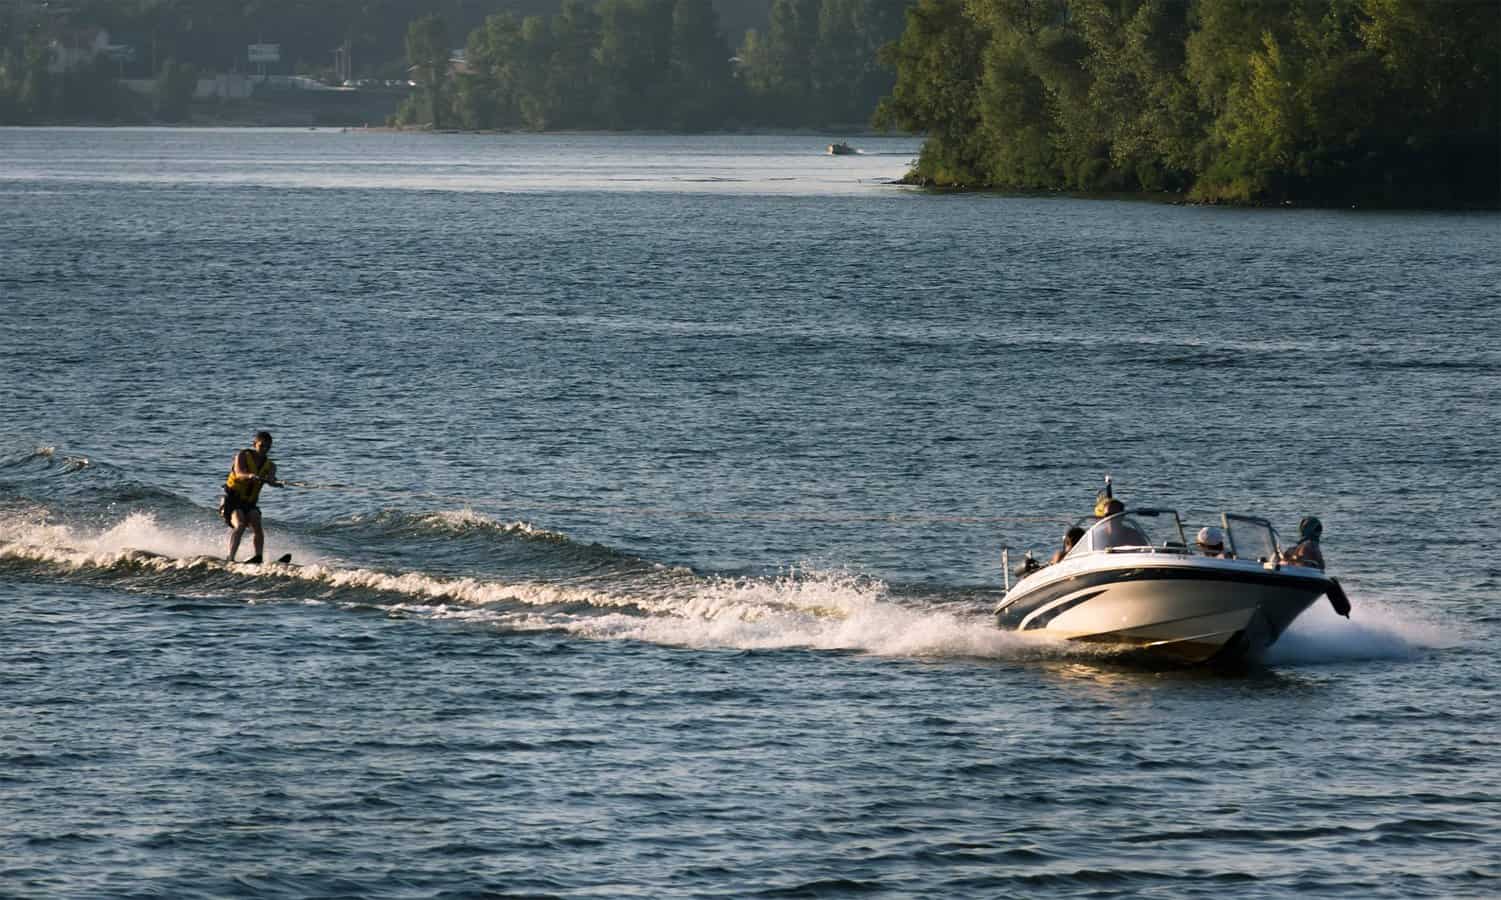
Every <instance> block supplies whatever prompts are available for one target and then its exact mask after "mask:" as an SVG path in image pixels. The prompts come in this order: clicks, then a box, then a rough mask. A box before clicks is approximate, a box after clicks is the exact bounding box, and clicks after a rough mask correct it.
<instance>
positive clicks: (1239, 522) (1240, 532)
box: [1221, 513, 1280, 562]
mask: <svg viewBox="0 0 1501 900" xmlns="http://www.w3.org/2000/svg"><path fill="white" fill-rule="evenodd" d="M1221 519H1222V521H1223V522H1224V523H1225V534H1226V535H1228V536H1229V538H1230V546H1229V547H1227V548H1226V549H1228V550H1231V551H1233V552H1234V554H1235V555H1236V556H1237V557H1239V558H1240V559H1259V560H1261V561H1262V562H1266V561H1267V560H1270V559H1276V558H1277V555H1278V552H1279V549H1280V546H1279V542H1278V540H1277V531H1276V529H1274V528H1273V527H1272V523H1270V522H1268V521H1267V520H1266V519H1261V518H1257V517H1256V516H1240V515H1235V514H1233V513H1224V514H1222V516H1221Z"/></svg>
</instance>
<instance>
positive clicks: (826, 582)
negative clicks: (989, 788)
mask: <svg viewBox="0 0 1501 900" xmlns="http://www.w3.org/2000/svg"><path fill="white" fill-rule="evenodd" d="M664 605H667V604H664ZM673 606H675V608H673V609H671V610H667V609H664V610H663V612H665V613H669V614H665V615H658V616H652V617H647V618H641V617H632V616H624V615H605V616H599V617H593V618H589V619H583V620H578V621H576V622H574V623H572V624H571V625H569V626H568V627H567V630H569V631H571V632H573V633H576V634H579V635H582V636H587V637H591V638H602V639H616V640H619V639H628V640H642V641H648V642H651V643H658V644H670V645H675V646H683V647H693V648H701V649H740V650H773V649H790V648H811V649H817V650H855V651H861V652H866V653H871V654H874V655H879V656H904V657H968V658H996V657H1002V658H1014V657H1017V656H1020V655H1027V654H1035V653H1038V652H1049V651H1051V650H1052V649H1054V648H1055V646H1056V645H1054V644H1052V643H1051V642H1039V641H1037V640H1035V639H1032V638H1030V637H1026V636H1022V635H1018V634H1015V633H1011V632H1005V631H1002V630H1000V629H999V628H997V627H996V626H995V624H994V623H993V622H992V621H990V619H989V617H988V616H976V615H973V614H971V613H963V614H961V613H955V612H953V611H950V610H945V609H935V608H924V607H916V606H907V605H904V604H901V603H898V602H896V601H894V600H892V599H891V598H890V597H889V596H887V592H886V586H885V585H884V584H881V583H880V582H876V581H871V580H869V579H862V578H857V577H854V576H851V575H848V574H845V573H824V572H817V571H804V572H797V573H793V574H791V575H788V576H784V577H782V578H777V579H739V580H733V581H730V580H717V581H710V582H706V583H703V584H701V585H699V587H698V589H697V590H696V591H694V592H693V595H692V596H691V597H689V598H687V600H686V602H679V603H676V604H673Z"/></svg>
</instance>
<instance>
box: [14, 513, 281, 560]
mask: <svg viewBox="0 0 1501 900" xmlns="http://www.w3.org/2000/svg"><path fill="white" fill-rule="evenodd" d="M211 532H212V533H211ZM226 535H227V532H225V531H224V530H223V529H210V528H207V527H205V528H204V529H183V528H175V527H171V526H167V525H163V524H161V523H160V522H158V521H157V519H156V516H155V515H154V514H152V513H149V512H133V513H130V514H129V515H127V516H126V517H125V518H124V519H121V520H120V521H119V522H117V523H116V524H114V525H111V526H108V527H106V528H102V529H98V530H91V529H86V528H77V527H73V526H68V525H59V524H54V523H52V522H51V521H49V519H48V518H47V515H46V513H45V512H44V511H35V512H33V513H32V514H31V515H21V516H11V517H7V518H6V519H5V520H4V521H0V553H5V554H8V555H13V556H26V557H29V558H33V559H38V560H45V561H47V562H53V563H59V564H62V565H69V566H72V567H74V568H78V567H82V566H108V565H111V564H113V563H115V562H118V561H119V560H121V559H124V558H125V557H127V556H129V555H130V553H131V552H132V551H136V550H145V551H147V552H149V553H157V554H160V555H162V556H165V557H171V558H173V560H186V559H189V558H191V557H199V556H223V554H224V552H225V551H226V550H227V549H228V538H227V536H226ZM249 547H250V536H249V534H247V535H246V537H245V541H244V543H242V544H241V556H242V557H244V556H247V555H249V554H248V553H246V550H248V549H249ZM277 549H279V550H280V551H281V552H282V553H285V552H287V550H288V549H291V550H292V552H294V553H295V552H297V548H295V547H289V546H287V542H286V541H282V540H278V541H277ZM278 555H279V554H278ZM169 561H172V560H169Z"/></svg>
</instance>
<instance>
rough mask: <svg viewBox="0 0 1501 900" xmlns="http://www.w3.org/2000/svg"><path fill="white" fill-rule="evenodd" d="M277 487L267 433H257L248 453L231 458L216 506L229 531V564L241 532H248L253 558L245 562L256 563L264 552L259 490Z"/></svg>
mask: <svg viewBox="0 0 1501 900" xmlns="http://www.w3.org/2000/svg"><path fill="white" fill-rule="evenodd" d="M268 484H269V485H271V486H272V487H281V486H282V483H281V482H280V481H278V480H277V479H276V463H274V462H272V461H271V432H269V431H258V432H256V434H255V440H254V441H253V442H252V443H251V446H250V448H249V449H246V450H241V451H240V452H239V453H236V454H235V459H234V462H233V463H232V464H231V465H230V468H229V477H228V478H226V479H225V480H224V498H223V499H222V500H221V501H220V502H219V514H220V515H222V516H223V517H224V524H225V525H228V526H229V527H230V528H233V529H234V531H232V532H230V535H229V561H230V562H234V560H235V554H236V553H237V552H239V549H240V538H242V537H244V535H245V529H246V528H249V529H251V530H252V532H253V535H252V541H253V543H254V547H255V555H254V556H252V557H250V559H249V560H247V562H252V563H259V562H261V556H262V554H263V553H264V552H265V549H266V532H265V530H264V529H262V528H261V508H260V506H258V505H257V502H258V501H259V500H260V496H261V488H262V487H263V486H265V485H268Z"/></svg>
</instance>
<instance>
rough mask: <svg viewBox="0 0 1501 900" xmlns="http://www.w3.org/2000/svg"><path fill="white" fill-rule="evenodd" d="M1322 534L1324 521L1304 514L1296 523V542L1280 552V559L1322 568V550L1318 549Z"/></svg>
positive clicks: (1299, 564) (1293, 563)
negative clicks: (1289, 548)
mask: <svg viewBox="0 0 1501 900" xmlns="http://www.w3.org/2000/svg"><path fill="white" fill-rule="evenodd" d="M1323 536H1324V523H1323V522H1320V521H1319V520H1318V517H1316V516H1304V517H1303V520H1302V521H1301V522H1299V523H1298V542H1297V543H1296V544H1294V545H1293V548H1292V549H1291V550H1289V551H1287V552H1286V553H1284V554H1282V561H1283V562H1285V563H1290V564H1292V565H1295V566H1313V567H1314V568H1316V569H1322V568H1324V551H1322V550H1320V549H1319V539H1320V538H1322V537H1323Z"/></svg>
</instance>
